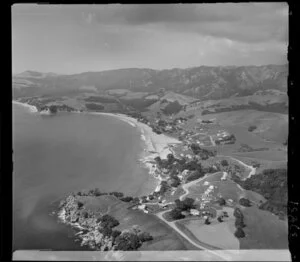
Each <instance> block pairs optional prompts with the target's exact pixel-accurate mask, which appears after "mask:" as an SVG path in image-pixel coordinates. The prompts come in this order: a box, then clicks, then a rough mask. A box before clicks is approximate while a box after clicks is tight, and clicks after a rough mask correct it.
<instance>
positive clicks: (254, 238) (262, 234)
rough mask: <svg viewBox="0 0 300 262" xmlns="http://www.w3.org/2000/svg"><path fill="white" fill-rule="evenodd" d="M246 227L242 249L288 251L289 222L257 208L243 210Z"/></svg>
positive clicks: (241, 240)
mask: <svg viewBox="0 0 300 262" xmlns="http://www.w3.org/2000/svg"><path fill="white" fill-rule="evenodd" d="M242 212H243V214H244V221H245V224H246V227H245V228H244V231H245V233H246V237H245V238H241V239H240V244H241V249H288V225H287V221H282V220H279V219H278V217H277V216H275V215H273V214H272V213H270V212H268V211H264V210H260V209H258V208H256V207H247V208H243V210H242Z"/></svg>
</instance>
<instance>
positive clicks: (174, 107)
mask: <svg viewBox="0 0 300 262" xmlns="http://www.w3.org/2000/svg"><path fill="white" fill-rule="evenodd" d="M181 109H182V105H181V104H179V103H178V101H177V100H176V101H174V102H169V104H168V105H167V106H166V107H165V108H164V109H163V110H162V112H163V113H164V114H165V115H172V114H177V113H178V112H179V111H180V110H181Z"/></svg>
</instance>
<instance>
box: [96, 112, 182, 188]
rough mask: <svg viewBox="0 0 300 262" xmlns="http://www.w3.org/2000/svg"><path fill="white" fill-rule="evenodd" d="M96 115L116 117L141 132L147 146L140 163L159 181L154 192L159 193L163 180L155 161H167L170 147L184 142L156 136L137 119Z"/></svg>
mask: <svg viewBox="0 0 300 262" xmlns="http://www.w3.org/2000/svg"><path fill="white" fill-rule="evenodd" d="M95 113H96V114H101V115H108V116H113V117H116V118H118V119H120V120H121V121H124V122H126V123H128V124H130V125H131V126H132V127H135V128H137V129H139V131H140V132H141V140H142V141H143V142H144V144H145V149H144V155H142V156H141V158H140V162H141V163H142V164H143V165H144V166H145V167H146V168H147V169H148V170H149V175H151V176H153V177H154V178H155V179H157V185H156V188H155V190H154V191H158V190H159V189H160V183H161V181H162V180H163V179H162V177H161V176H160V173H159V171H158V169H157V167H156V163H155V160H154V159H155V158H156V157H157V156H159V157H160V158H161V159H166V158H167V155H168V154H172V153H173V152H172V150H171V149H170V147H169V145H171V144H180V143H182V142H181V141H179V140H178V139H176V138H173V137H169V136H167V135H165V134H160V135H159V134H156V133H155V132H153V131H152V128H151V127H150V126H148V125H147V124H144V123H141V122H138V121H137V120H136V119H135V118H133V117H129V116H127V115H125V114H119V113H101V112H95ZM154 191H153V192H154Z"/></svg>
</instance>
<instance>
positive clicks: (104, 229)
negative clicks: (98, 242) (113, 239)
mask: <svg viewBox="0 0 300 262" xmlns="http://www.w3.org/2000/svg"><path fill="white" fill-rule="evenodd" d="M99 232H100V233H102V234H103V236H104V237H110V236H111V235H112V232H113V231H112V229H111V228H110V227H102V228H100V229H99Z"/></svg>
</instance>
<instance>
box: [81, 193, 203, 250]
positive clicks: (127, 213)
mask: <svg viewBox="0 0 300 262" xmlns="http://www.w3.org/2000/svg"><path fill="white" fill-rule="evenodd" d="M81 201H82V202H84V203H85V208H86V209H90V210H93V211H98V210H99V209H101V210H102V211H104V212H106V211H108V214H109V215H111V216H113V217H115V218H116V219H117V220H118V221H119V222H120V225H119V226H117V227H116V229H119V230H123V229H127V228H130V227H131V226H133V225H138V226H139V227H140V228H141V229H142V230H143V231H146V232H149V233H150V234H151V235H152V236H153V237H154V239H153V240H152V241H150V242H146V243H144V244H143V246H142V248H141V250H196V249H197V248H196V247H194V246H193V245H192V244H190V243H189V242H188V241H187V240H185V239H184V238H183V237H182V236H180V235H179V234H178V233H177V232H176V231H174V230H173V229H172V228H170V227H169V226H168V225H167V224H165V223H164V222H163V221H161V220H160V219H159V218H157V217H156V216H155V215H152V214H145V213H144V212H142V211H140V210H132V209H130V208H128V207H130V206H131V204H130V203H125V202H122V201H120V200H118V199H116V198H115V197H114V196H100V197H82V198H81Z"/></svg>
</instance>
